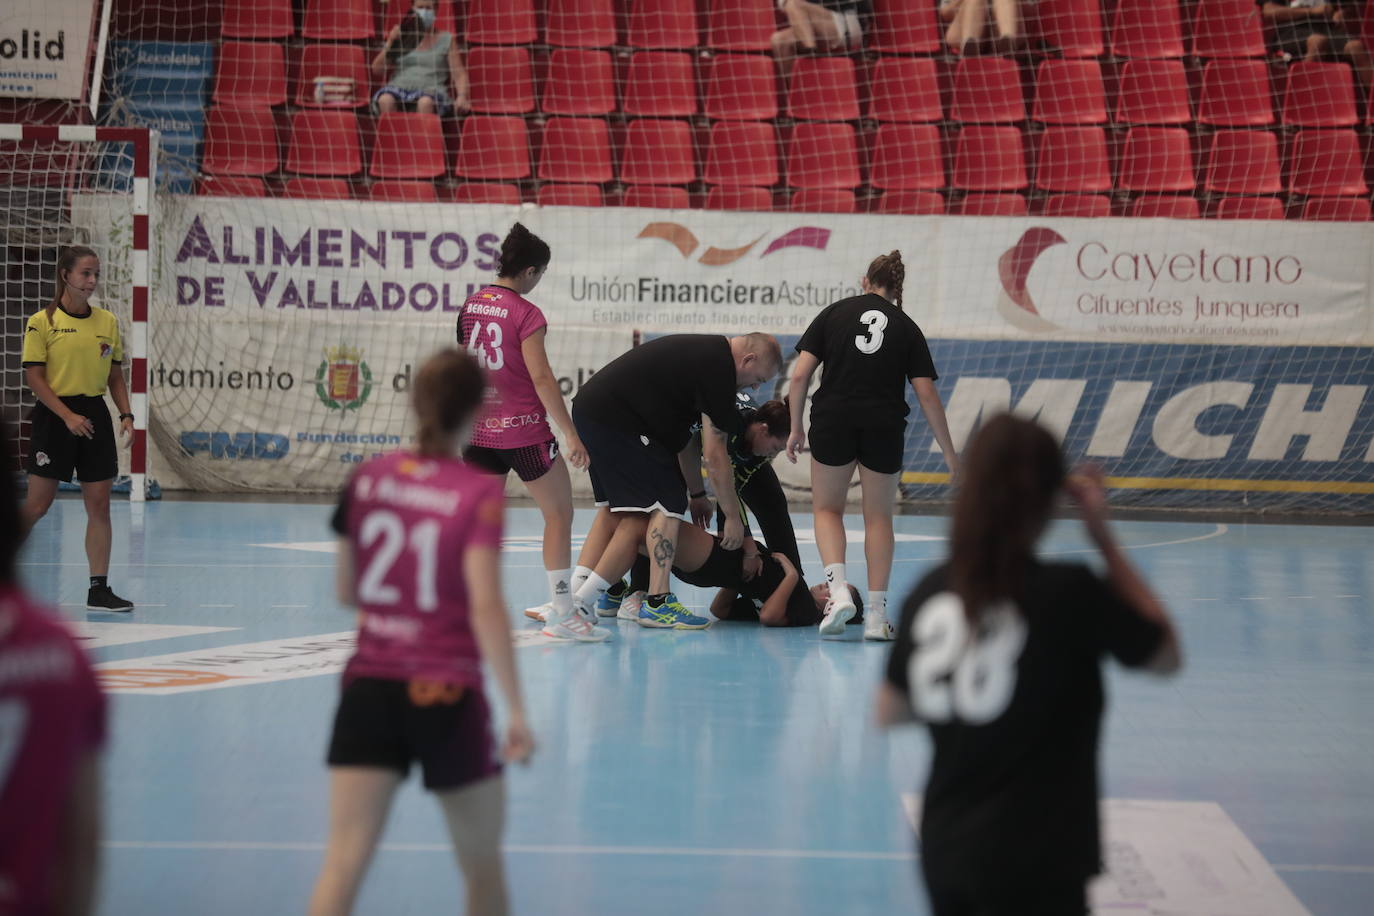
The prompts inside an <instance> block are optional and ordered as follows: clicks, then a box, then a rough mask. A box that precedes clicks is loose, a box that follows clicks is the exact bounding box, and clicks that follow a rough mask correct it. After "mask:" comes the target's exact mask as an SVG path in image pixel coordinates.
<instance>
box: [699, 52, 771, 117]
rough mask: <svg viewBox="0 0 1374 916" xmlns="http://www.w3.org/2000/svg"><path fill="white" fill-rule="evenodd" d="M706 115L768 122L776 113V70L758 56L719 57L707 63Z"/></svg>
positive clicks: (763, 58) (728, 55)
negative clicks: (708, 67) (708, 68)
mask: <svg viewBox="0 0 1374 916" xmlns="http://www.w3.org/2000/svg"><path fill="white" fill-rule="evenodd" d="M709 66H710V70H709V74H710V75H709V78H708V80H707V84H706V114H707V115H708V116H709V117H711V118H716V119H724V120H731V121H767V120H771V119H772V118H774V117H775V116H776V115H777V113H778V84H777V77H776V76H775V73H776V70H777V68H776V67H775V65H774V64H773V59H772V58H771V57H764V56H762V55H760V54H721V55H718V56H717V57H716V58H715V60H713V61H712V62H711V63H710V65H709Z"/></svg>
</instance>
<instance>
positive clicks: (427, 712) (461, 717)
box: [328, 677, 501, 792]
mask: <svg viewBox="0 0 1374 916" xmlns="http://www.w3.org/2000/svg"><path fill="white" fill-rule="evenodd" d="M328 760H329V765H330V766H337V767H380V768H382V769H387V770H396V771H398V772H399V773H400V774H401V775H402V776H405V775H406V774H407V773H409V772H410V764H411V762H412V761H419V764H420V769H421V771H422V772H423V774H424V780H425V788H426V789H429V790H431V791H434V792H443V791H447V790H450V789H460V788H462V787H463V786H466V785H468V784H470V783H474V782H479V781H481V780H483V779H487V778H489V777H492V776H496V775H497V774H499V773H500V772H501V764H500V762H499V761H498V760H497V757H496V743H495V741H494V740H493V739H492V734H491V711H490V709H488V707H487V698H486V697H485V696H484V695H483V694H482V690H481V688H479V687H466V688H461V687H453V686H448V685H442V684H436V683H434V682H432V681H421V680H414V681H393V680H388V679H385V678H376V677H359V678H354V679H353V680H351V681H348V682H347V683H345V685H344V688H343V695H342V696H341V697H340V698H339V709H338V712H337V713H335V715H334V734H333V737H331V738H330V739H329V758H328Z"/></svg>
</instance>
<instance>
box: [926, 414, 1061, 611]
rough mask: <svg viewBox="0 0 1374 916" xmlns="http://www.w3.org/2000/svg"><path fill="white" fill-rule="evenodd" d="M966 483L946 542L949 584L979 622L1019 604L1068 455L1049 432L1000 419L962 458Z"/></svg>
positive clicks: (1018, 420) (986, 427)
mask: <svg viewBox="0 0 1374 916" xmlns="http://www.w3.org/2000/svg"><path fill="white" fill-rule="evenodd" d="M959 470H960V474H961V475H962V477H963V481H962V482H961V484H960V487H959V495H958V497H957V498H956V499H955V501H954V522H953V525H952V526H951V530H950V538H949V548H950V549H949V553H950V558H949V566H950V585H951V587H952V588H953V590H954V592H955V593H956V594H957V595H958V596H959V597H960V598H961V599H962V600H963V602H964V613H966V614H967V615H968V617H969V619H970V620H971V621H976V620H977V619H978V617H979V615H980V614H982V612H983V611H984V610H986V609H987V607H988V606H989V605H990V604H992V603H994V602H996V601H1000V600H1003V599H1007V598H1014V597H1016V596H1017V595H1018V594H1019V592H1020V588H1021V583H1022V580H1023V578H1024V576H1025V572H1026V566H1027V564H1028V563H1029V562H1030V559H1031V551H1032V549H1033V548H1034V547H1035V541H1036V539H1037V538H1039V537H1040V532H1041V531H1043V530H1044V528H1045V523H1046V522H1047V521H1048V520H1049V516H1050V509H1051V508H1052V507H1053V506H1054V498H1055V494H1056V493H1057V492H1058V490H1059V488H1060V486H1061V485H1062V484H1063V483H1064V454H1063V452H1061V451H1060V449H1059V443H1058V442H1056V441H1055V438H1054V436H1052V435H1051V434H1050V432H1049V430H1047V429H1045V427H1043V426H1041V425H1040V424H1039V423H1036V422H1034V421H1031V420H1023V419H1021V418H1019V417H1013V416H1012V415H1011V414H1005V413H1004V414H999V415H998V416H995V417H993V418H992V419H991V420H989V421H987V422H986V423H984V424H983V427H982V429H980V430H978V432H977V434H975V435H974V437H973V440H972V441H971V442H970V443H969V446H968V448H967V450H965V452H964V454H963V455H962V456H960V468H959Z"/></svg>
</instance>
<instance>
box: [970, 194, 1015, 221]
mask: <svg viewBox="0 0 1374 916" xmlns="http://www.w3.org/2000/svg"><path fill="white" fill-rule="evenodd" d="M954 213H955V215H957V216H1025V215H1026V213H1027V210H1026V199H1025V198H1024V197H1022V196H1021V195H1020V194H969V195H966V196H965V197H964V199H963V200H962V201H960V202H959V203H958V204H957V205H956V208H955V210H954Z"/></svg>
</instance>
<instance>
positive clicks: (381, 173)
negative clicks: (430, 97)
mask: <svg viewBox="0 0 1374 916" xmlns="http://www.w3.org/2000/svg"><path fill="white" fill-rule="evenodd" d="M444 171H445V165H444V128H443V126H442V124H441V123H440V121H439V116H438V115H436V114H420V113H418V112H402V111H393V112H390V113H386V114H383V115H381V117H379V118H378V119H377V141H376V145H375V146H374V147H373V149H372V165H371V168H370V169H369V172H368V173H369V174H370V175H372V177H373V178H438V177H439V176H441V175H443V174H444Z"/></svg>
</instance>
